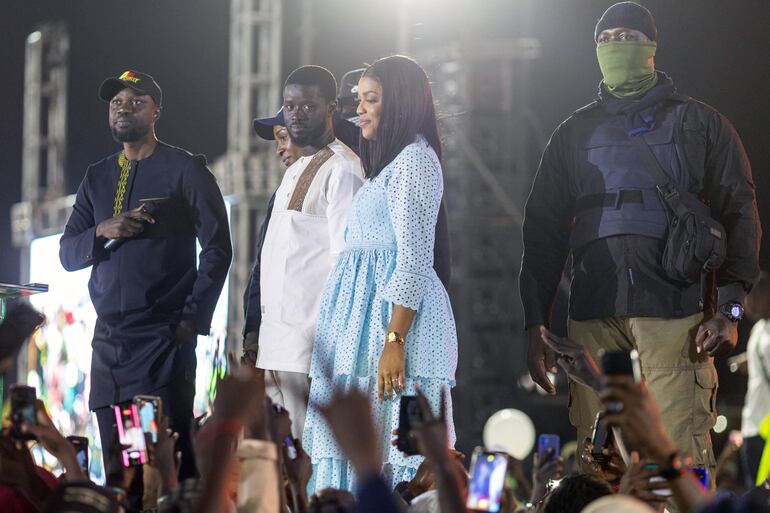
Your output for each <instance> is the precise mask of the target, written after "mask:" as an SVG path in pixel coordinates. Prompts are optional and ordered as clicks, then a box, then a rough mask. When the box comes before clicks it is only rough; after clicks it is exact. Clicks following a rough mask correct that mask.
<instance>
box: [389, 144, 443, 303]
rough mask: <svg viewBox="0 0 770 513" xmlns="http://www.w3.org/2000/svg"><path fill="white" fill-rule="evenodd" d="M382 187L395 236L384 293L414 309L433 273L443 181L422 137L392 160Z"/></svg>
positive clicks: (438, 167)
mask: <svg viewBox="0 0 770 513" xmlns="http://www.w3.org/2000/svg"><path fill="white" fill-rule="evenodd" d="M390 166H391V167H392V170H391V176H390V179H389V180H388V183H387V186H386V189H387V196H388V209H389V211H390V219H391V223H392V226H393V231H394V233H395V238H396V269H395V271H394V272H393V275H392V276H391V278H390V280H389V281H388V283H387V285H386V286H385V289H384V291H383V297H384V299H386V300H387V301H390V302H392V303H395V304H397V305H401V306H405V307H407V308H411V309H412V310H417V309H418V307H419V305H420V302H421V301H422V297H423V296H424V295H425V292H426V291H427V290H428V289H429V288H430V287H431V283H432V281H433V277H434V274H435V273H434V271H433V245H434V239H435V236H436V219H437V217H438V210H439V205H440V203H441V194H442V192H443V182H442V178H441V167H440V164H439V163H438V159H437V158H436V155H435V153H434V152H433V150H432V149H431V148H430V146H428V145H427V143H426V142H425V141H424V139H422V138H421V139H420V140H419V141H418V142H416V143H414V144H410V145H409V146H407V147H406V148H404V150H403V151H402V152H401V153H400V154H399V155H398V156H397V157H396V158H395V159H394V160H393V162H392V163H391V164H390Z"/></svg>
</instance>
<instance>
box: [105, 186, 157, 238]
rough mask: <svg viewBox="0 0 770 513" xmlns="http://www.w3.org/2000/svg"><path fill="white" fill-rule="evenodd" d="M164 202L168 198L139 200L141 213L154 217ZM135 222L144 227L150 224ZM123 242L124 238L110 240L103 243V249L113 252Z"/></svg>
mask: <svg viewBox="0 0 770 513" xmlns="http://www.w3.org/2000/svg"><path fill="white" fill-rule="evenodd" d="M166 200H168V197H164V198H146V199H140V200H139V202H140V203H141V204H142V212H146V213H148V214H150V215H151V216H155V215H156V214H157V212H158V209H159V208H160V205H162V204H163V203H164V202H165V201H166ZM137 221H139V222H140V223H142V224H143V225H144V226H147V225H148V224H150V223H148V222H147V221H145V220H144V219H137ZM125 241H126V237H118V238H116V239H110V240H108V241H107V242H105V243H104V249H105V250H107V251H115V250H117V249H118V248H119V247H120V246H121V245H123V243H124V242H125Z"/></svg>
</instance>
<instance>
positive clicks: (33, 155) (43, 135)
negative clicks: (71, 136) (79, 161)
mask: <svg viewBox="0 0 770 513" xmlns="http://www.w3.org/2000/svg"><path fill="white" fill-rule="evenodd" d="M68 57H69V35H68V33H67V28H66V27H65V25H64V24H62V23H45V24H41V25H40V26H38V27H37V29H36V30H35V31H34V32H32V33H31V34H29V36H28V37H27V42H26V56H25V68H24V132H23V143H22V144H23V154H22V190H21V195H22V197H21V199H22V201H21V202H20V203H17V204H15V205H14V206H13V207H12V208H11V229H12V232H13V243H14V245H15V246H17V247H19V248H21V251H22V258H21V262H22V269H21V278H22V280H25V279H27V278H28V269H27V268H26V266H27V261H28V258H27V257H28V255H27V251H28V248H29V243H30V242H31V241H32V239H34V238H36V237H40V236H44V235H50V234H52V233H58V232H59V231H61V227H62V226H64V222H65V220H66V216H67V215H68V214H69V208H70V207H71V205H72V202H73V199H74V197H68V196H64V192H65V191H64V163H65V160H66V155H65V152H66V135H67V62H68Z"/></svg>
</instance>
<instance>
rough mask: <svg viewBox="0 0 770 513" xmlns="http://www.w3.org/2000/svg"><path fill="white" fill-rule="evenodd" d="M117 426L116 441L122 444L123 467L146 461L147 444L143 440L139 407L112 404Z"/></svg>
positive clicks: (139, 464)
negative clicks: (123, 447)
mask: <svg viewBox="0 0 770 513" xmlns="http://www.w3.org/2000/svg"><path fill="white" fill-rule="evenodd" d="M113 408H114V409H115V422H116V424H117V426H118V441H119V442H120V444H121V445H122V446H126V448H125V449H123V450H121V459H122V462H123V466H124V467H138V466H141V465H144V464H145V463H147V444H146V443H145V441H144V433H143V432H142V424H141V421H140V419H139V409H138V408H137V407H136V404H133V403H131V404H128V405H126V406H114V407H113Z"/></svg>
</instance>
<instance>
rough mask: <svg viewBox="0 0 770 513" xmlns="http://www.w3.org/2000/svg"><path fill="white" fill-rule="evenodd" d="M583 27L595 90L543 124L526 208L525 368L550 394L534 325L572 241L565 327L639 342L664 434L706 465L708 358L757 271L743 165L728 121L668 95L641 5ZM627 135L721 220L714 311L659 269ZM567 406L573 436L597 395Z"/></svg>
mask: <svg viewBox="0 0 770 513" xmlns="http://www.w3.org/2000/svg"><path fill="white" fill-rule="evenodd" d="M594 37H595V42H596V45H597V46H596V52H597V58H598V61H599V65H600V68H601V71H602V75H603V78H604V79H603V80H602V82H601V84H600V86H599V98H598V100H597V101H595V102H593V103H591V104H590V105H588V106H586V107H583V108H582V109H579V110H578V111H576V112H575V113H574V114H573V115H572V116H570V117H569V118H568V119H567V120H566V121H564V122H563V123H562V124H561V125H560V126H559V127H558V128H557V129H556V131H555V132H554V133H553V135H552V137H551V140H550V141H549V142H548V146H547V147H546V149H545V152H544V153H543V158H542V160H541V162H540V167H539V169H538V172H537V176H536V177H535V182H534V185H533V187H532V192H531V194H530V197H529V200H528V201H527V206H526V216H525V221H524V228H523V230H524V257H523V262H522V269H521V279H520V287H521V297H522V302H523V304H524V310H525V322H526V327H527V329H528V334H529V351H528V365H529V371H530V374H531V376H532V378H533V380H534V381H535V382H536V383H538V384H539V385H540V386H541V387H542V388H543V389H544V390H546V391H547V392H549V393H551V394H554V393H555V391H556V390H555V387H554V386H553V384H552V383H551V382H550V381H549V379H548V377H547V376H546V371H551V370H553V371H554V372H555V369H554V367H555V365H554V364H555V360H554V355H553V353H552V352H551V351H550V350H549V349H547V347H546V346H545V345H544V343H543V341H542V339H541V336H540V333H541V331H540V330H541V328H542V327H543V326H547V325H548V323H549V321H550V318H549V317H550V311H551V305H552V303H553V299H554V296H555V294H556V291H557V288H558V285H559V281H560V280H561V276H562V272H563V270H564V266H565V262H566V260H567V256H568V254H569V253H570V252H572V256H573V260H572V283H571V291H570V311H569V315H570V320H569V333H570V337H571V338H573V339H574V340H575V341H577V342H579V343H581V344H583V345H585V346H586V348H587V349H588V350H589V352H590V353H591V354H592V355H593V356H594V357H595V358H596V357H597V354H598V352H599V351H600V350H602V349H604V350H615V351H618V350H627V351H628V350H631V349H636V350H638V352H639V359H640V363H641V366H642V372H643V374H644V377H645V380H646V382H647V385H648V387H649V389H650V391H651V393H652V395H653V396H654V398H655V401H656V402H657V403H658V404H659V405H660V408H661V410H662V413H663V418H664V422H665V425H666V428H667V430H668V433H669V435H670V436H671V437H672V438H673V439H674V440H675V442H676V445H677V447H679V448H680V449H681V450H682V451H684V452H687V453H689V454H690V455H691V456H692V458H693V461H694V464H695V465H696V466H700V467H704V466H705V467H710V469H711V470H712V471H713V470H714V466H715V461H714V456H713V453H712V449H711V438H710V435H709V430H710V429H711V427H712V426H713V425H714V422H715V420H716V410H715V405H716V390H717V375H716V370H715V369H714V363H713V357H714V356H721V355H723V354H726V353H728V352H729V351H730V350H731V349H732V348H733V347H734V345H735V343H736V339H737V329H736V325H737V322H738V321H739V320H740V317H741V315H742V310H743V309H742V303H743V301H744V298H745V296H746V294H747V292H748V291H749V290H750V289H751V287H752V285H753V283H754V281H755V280H756V279H757V277H758V275H759V267H758V250H759V240H760V236H761V229H760V226H759V219H758V215H757V209H756V201H755V197H754V185H753V183H752V179H751V168H750V166H749V161H748V159H747V157H746V154H745V152H744V150H743V146H742V144H741V141H740V138H739V137H738V134H737V133H736V131H735V129H734V128H733V127H732V125H731V124H730V122H729V121H728V120H727V119H726V118H725V117H724V116H722V115H721V114H720V113H719V112H717V111H716V110H714V109H713V108H711V107H709V106H708V105H705V104H703V103H701V102H699V101H696V100H694V99H692V98H689V97H686V96H683V95H680V94H678V93H677V92H676V89H675V87H674V84H673V81H672V80H671V79H670V78H669V77H668V76H667V75H666V74H665V73H662V72H660V71H656V70H655V67H654V55H655V50H656V48H657V45H656V43H655V41H656V39H657V29H656V27H655V22H654V20H653V18H652V15H651V14H650V12H649V11H648V10H647V9H646V8H644V7H642V6H641V5H639V4H636V3H633V2H621V3H618V4H615V5H613V6H611V7H610V8H609V9H607V11H606V12H605V13H604V15H603V16H602V17H601V19H600V20H599V23H598V24H597V25H596V29H595V34H594ZM633 137H639V138H643V139H642V142H643V143H644V144H646V145H647V146H648V147H649V148H650V151H651V152H652V154H653V155H654V158H655V160H657V161H658V163H659V165H660V166H659V167H662V168H663V171H664V172H665V175H666V176H667V177H668V179H669V180H671V181H673V183H674V184H675V185H676V186H677V188H678V189H679V190H680V191H681V194H682V197H683V198H684V200H686V201H690V202H691V204H694V205H695V204H697V205H698V207H699V208H700V209H702V210H706V211H709V212H710V215H711V217H712V218H713V219H715V220H717V221H719V222H720V223H721V224H722V225H723V226H724V229H725V231H726V241H725V244H726V258H725V260H724V262H723V264H722V265H721V267H719V268H718V269H717V270H716V272H715V273H714V274H713V275H710V277H711V278H715V280H716V290H717V298H716V302H715V306H716V312H711V311H709V308H708V305H709V301H708V298H709V296H710V295H711V294H710V292H709V291H708V290H705V289H708V288H710V287H705V286H703V284H702V280H695V281H691V282H685V281H681V280H675V279H673V278H671V277H670V275H669V274H667V273H666V272H665V270H664V268H663V265H662V254H663V249H664V247H665V241H666V235H667V233H668V232H667V230H668V224H667V217H666V210H664V204H663V203H662V201H661V198H660V196H659V195H658V192H657V190H656V187H655V186H656V180H655V179H654V178H653V171H652V170H651V169H650V167H652V166H650V167H647V166H646V165H645V160H644V158H643V157H640V154H643V153H642V152H641V151H640V150H641V149H643V147H640V146H639V145H638V144H637V143H639V142H640V141H632V138H633ZM650 162H653V161H651V160H650V161H648V163H650ZM675 249H676V248H675ZM617 406H618V408H622V405H617ZM569 408H570V420H571V421H572V423H573V425H574V426H575V427H577V429H578V440H580V441H582V440H583V439H584V438H585V437H587V436H590V430H591V426H592V423H593V420H594V416H595V414H596V412H597V411H599V410H600V409H601V404H600V402H599V400H598V398H597V396H596V394H595V393H594V392H593V391H592V390H590V389H588V388H587V387H584V386H582V385H580V384H577V383H570V407H569ZM672 457H673V455H672ZM586 470H588V469H586ZM712 475H713V472H712Z"/></svg>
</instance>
